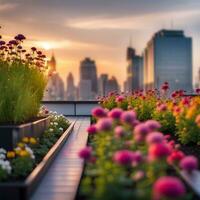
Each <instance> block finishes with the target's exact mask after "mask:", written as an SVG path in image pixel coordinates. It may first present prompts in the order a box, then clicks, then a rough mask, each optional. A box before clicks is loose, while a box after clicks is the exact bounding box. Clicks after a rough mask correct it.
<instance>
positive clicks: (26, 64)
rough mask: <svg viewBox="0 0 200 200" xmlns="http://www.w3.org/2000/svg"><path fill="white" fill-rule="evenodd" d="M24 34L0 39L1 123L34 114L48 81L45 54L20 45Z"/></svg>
mask: <svg viewBox="0 0 200 200" xmlns="http://www.w3.org/2000/svg"><path fill="white" fill-rule="evenodd" d="M25 39H26V38H25V37H24V36H23V35H21V34H19V35H17V36H16V37H15V39H13V40H10V41H9V42H7V43H6V42H5V41H3V40H0V123H4V124H5V123H22V122H25V121H29V120H31V119H33V118H35V117H37V114H38V111H39V108H40V102H41V100H42V98H43V93H44V90H45V86H46V83H47V78H46V75H45V71H46V66H45V57H46V56H45V55H43V54H42V52H41V51H38V50H37V49H36V48H35V47H33V48H31V51H30V52H29V53H28V52H27V50H26V49H24V48H23V47H22V43H23V42H24V40H25Z"/></svg>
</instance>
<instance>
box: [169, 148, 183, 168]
mask: <svg viewBox="0 0 200 200" xmlns="http://www.w3.org/2000/svg"><path fill="white" fill-rule="evenodd" d="M184 156H185V155H184V153H183V152H182V151H173V152H172V153H171V154H170V155H169V156H168V157H167V162H168V163H169V164H170V165H172V164H177V163H179V161H180V160H181V159H183V158H184Z"/></svg>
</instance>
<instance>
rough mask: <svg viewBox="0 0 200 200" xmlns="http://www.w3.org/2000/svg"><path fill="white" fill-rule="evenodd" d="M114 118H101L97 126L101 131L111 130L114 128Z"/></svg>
mask: <svg viewBox="0 0 200 200" xmlns="http://www.w3.org/2000/svg"><path fill="white" fill-rule="evenodd" d="M112 125H113V120H112V119H111V118H101V119H100V120H99V121H98V122H97V124H96V126H97V129H98V130H99V131H110V130H111V129H112Z"/></svg>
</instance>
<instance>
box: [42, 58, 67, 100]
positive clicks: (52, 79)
mask: <svg viewBox="0 0 200 200" xmlns="http://www.w3.org/2000/svg"><path fill="white" fill-rule="evenodd" d="M47 65H48V68H49V80H48V84H47V87H46V93H45V96H44V100H48V101H55V100H64V96H65V95H64V94H65V89H64V82H63V80H62V78H61V77H60V75H59V74H58V72H57V71H56V59H55V57H54V55H52V57H51V60H50V61H48V62H47Z"/></svg>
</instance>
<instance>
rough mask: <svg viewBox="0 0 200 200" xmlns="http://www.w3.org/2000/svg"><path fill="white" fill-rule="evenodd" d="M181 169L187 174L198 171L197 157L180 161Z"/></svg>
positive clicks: (186, 157) (187, 157) (188, 157)
mask: <svg viewBox="0 0 200 200" xmlns="http://www.w3.org/2000/svg"><path fill="white" fill-rule="evenodd" d="M180 168H181V169H183V170H185V171H187V172H191V171H193V170H195V169H197V168H198V160H197V158H196V157H195V156H185V157H184V158H183V159H182V160H181V161H180Z"/></svg>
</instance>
